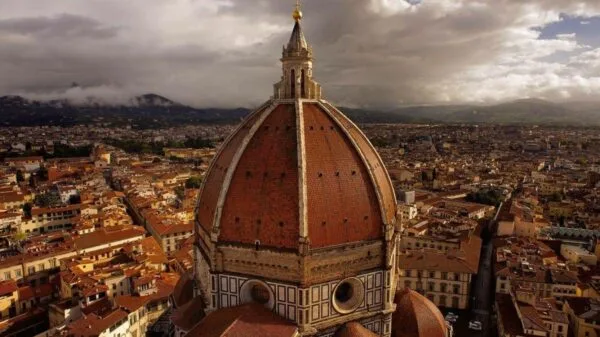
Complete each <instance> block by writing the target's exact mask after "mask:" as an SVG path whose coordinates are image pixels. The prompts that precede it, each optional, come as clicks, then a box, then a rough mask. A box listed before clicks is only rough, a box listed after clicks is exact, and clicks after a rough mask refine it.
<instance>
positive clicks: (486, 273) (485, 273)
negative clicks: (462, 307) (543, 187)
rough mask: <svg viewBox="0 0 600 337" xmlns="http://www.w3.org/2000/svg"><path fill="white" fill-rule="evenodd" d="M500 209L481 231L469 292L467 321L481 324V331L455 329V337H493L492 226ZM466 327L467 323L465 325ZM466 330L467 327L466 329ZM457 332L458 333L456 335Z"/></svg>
mask: <svg viewBox="0 0 600 337" xmlns="http://www.w3.org/2000/svg"><path fill="white" fill-rule="evenodd" d="M501 207H502V205H500V207H498V210H497V211H496V214H495V215H494V218H492V219H490V220H489V222H488V223H487V226H485V227H484V228H483V229H482V231H481V239H482V247H481V256H480V260H479V271H478V273H477V275H476V276H475V278H474V280H473V286H472V292H471V305H470V308H471V309H470V312H469V314H468V316H469V320H473V321H479V322H481V324H482V330H481V331H476V330H471V329H469V330H468V333H466V334H465V333H464V332H463V331H464V327H463V326H461V327H457V328H458V329H457V330H458V331H456V332H455V336H460V337H463V336H465V337H467V336H468V337H471V336H473V337H483V336H486V337H489V336H494V335H495V331H494V326H493V324H492V323H493V322H492V320H491V314H492V312H493V305H494V289H492V287H493V285H494V282H493V277H494V275H493V270H492V262H493V256H492V255H493V252H494V247H493V242H492V241H493V238H494V235H495V233H494V232H493V228H494V224H495V222H496V219H497V217H498V214H499V212H500V208H501ZM467 325H468V323H467ZM467 329H468V327H467ZM457 332H459V333H457Z"/></svg>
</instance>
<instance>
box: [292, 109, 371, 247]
mask: <svg viewBox="0 0 600 337" xmlns="http://www.w3.org/2000/svg"><path fill="white" fill-rule="evenodd" d="M304 134H305V137H304V138H305V146H306V184H307V195H308V203H307V206H308V214H307V221H308V235H309V238H310V242H311V246H312V247H315V248H319V247H326V246H332V245H338V244H344V243H348V242H356V241H363V240H374V239H377V238H379V237H381V235H382V225H381V216H380V212H379V204H378V201H377V196H376V194H375V189H374V188H373V184H372V183H371V179H370V178H369V174H368V171H367V168H366V166H365V165H364V164H363V162H362V160H361V158H360V157H359V155H358V152H357V151H356V150H355V149H354V145H353V144H352V142H351V141H350V140H349V139H348V137H346V135H345V134H344V132H343V131H342V130H341V129H340V128H339V127H338V126H337V125H336V124H335V122H334V121H333V120H332V119H331V118H330V117H329V116H328V115H327V113H326V112H325V111H323V110H322V109H321V108H320V107H319V106H318V105H316V104H304Z"/></svg>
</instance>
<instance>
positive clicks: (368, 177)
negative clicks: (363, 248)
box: [197, 100, 395, 249]
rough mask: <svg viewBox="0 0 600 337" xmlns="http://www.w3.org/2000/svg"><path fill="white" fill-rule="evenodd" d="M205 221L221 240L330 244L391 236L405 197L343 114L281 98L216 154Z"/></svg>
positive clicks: (202, 205) (285, 245)
mask: <svg viewBox="0 0 600 337" xmlns="http://www.w3.org/2000/svg"><path fill="white" fill-rule="evenodd" d="M298 102H303V103H300V104H299V103H298ZM197 220H198V222H199V224H200V226H201V227H202V228H203V229H204V230H205V231H206V232H207V233H213V234H216V235H217V240H218V241H219V242H227V243H237V244H248V245H255V244H256V243H258V242H260V245H261V246H267V247H273V248H278V249H297V248H298V246H299V240H300V238H305V239H308V241H309V242H310V247H313V248H321V247H328V246H334V245H339V244H345V243H350V242H358V241H368V240H377V239H380V238H383V236H384V227H385V225H391V224H393V223H394V221H395V196H394V190H393V187H392V184H391V181H390V179H389V176H388V174H387V171H386V169H385V167H384V165H383V162H382V161H381V159H380V158H379V156H378V154H377V152H376V150H375V149H374V147H373V146H372V145H371V144H370V143H369V141H368V139H367V137H366V136H365V135H364V134H363V133H362V132H361V131H360V130H359V129H358V127H357V126H356V125H354V124H353V123H352V122H351V121H350V120H349V119H348V118H346V117H345V116H344V115H343V114H342V113H341V112H340V111H339V110H337V109H336V108H334V107H333V106H332V105H330V104H328V103H327V102H326V101H324V100H305V101H297V100H288V101H284V100H272V101H269V102H267V103H266V104H265V105H264V106H263V107H261V108H259V109H258V110H256V111H255V112H254V113H252V114H251V115H250V116H248V117H247V118H246V119H245V120H244V121H243V122H242V124H241V126H239V127H238V129H237V130H236V131H235V132H234V133H233V134H232V135H231V136H230V137H229V138H228V139H227V140H226V141H225V143H224V145H223V147H222V149H221V150H220V151H219V153H218V154H217V156H216V157H215V158H214V160H213V163H212V164H211V167H210V169H209V171H208V173H207V175H206V179H205V183H204V186H203V188H202V191H201V194H200V198H199V202H198V208H197Z"/></svg>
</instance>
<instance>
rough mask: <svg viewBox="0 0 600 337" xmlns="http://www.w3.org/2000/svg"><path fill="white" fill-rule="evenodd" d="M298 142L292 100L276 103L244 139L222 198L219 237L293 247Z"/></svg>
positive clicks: (295, 240)
mask: <svg viewBox="0 0 600 337" xmlns="http://www.w3.org/2000/svg"><path fill="white" fill-rule="evenodd" d="M297 148H298V143H297V135H296V113H295V108H294V105H292V104H286V105H280V106H278V107H277V108H276V109H275V110H274V111H273V112H271V115H269V117H267V119H266V120H265V121H264V122H263V124H262V125H261V126H260V128H259V129H258V130H257V132H256V133H255V134H254V136H253V137H252V140H251V141H250V142H249V143H248V146H247V147H246V149H245V151H244V154H243V155H242V157H241V159H240V162H239V164H238V166H237V169H236V170H235V173H234V175H233V180H232V181H231V186H230V187H229V192H228V193H227V197H226V199H225V204H224V207H223V214H222V220H221V235H220V240H221V241H226V242H240V243H246V244H254V243H255V241H256V240H260V244H261V245H265V246H270V247H276V248H296V247H297V246H298V239H299V231H300V224H299V220H298V217H299V206H298V204H299V201H298V196H299V193H298V191H299V189H298V165H297V163H298V151H297Z"/></svg>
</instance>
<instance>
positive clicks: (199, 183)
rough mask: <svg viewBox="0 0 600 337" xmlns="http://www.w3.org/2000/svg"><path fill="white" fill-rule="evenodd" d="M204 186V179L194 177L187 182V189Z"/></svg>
mask: <svg viewBox="0 0 600 337" xmlns="http://www.w3.org/2000/svg"><path fill="white" fill-rule="evenodd" d="M200 186H202V177H199V176H193V177H190V178H189V179H188V180H186V181H185V188H200Z"/></svg>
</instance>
